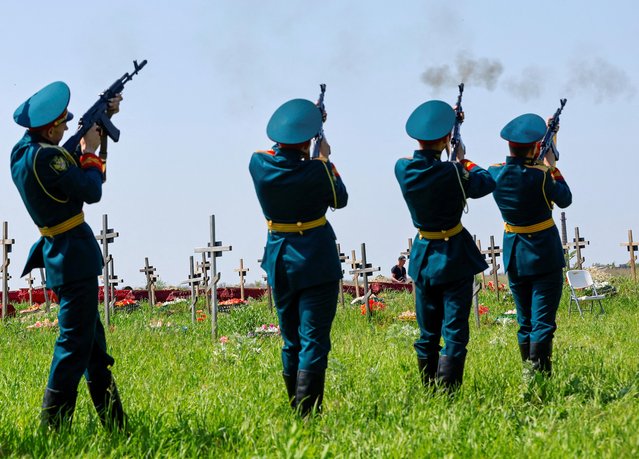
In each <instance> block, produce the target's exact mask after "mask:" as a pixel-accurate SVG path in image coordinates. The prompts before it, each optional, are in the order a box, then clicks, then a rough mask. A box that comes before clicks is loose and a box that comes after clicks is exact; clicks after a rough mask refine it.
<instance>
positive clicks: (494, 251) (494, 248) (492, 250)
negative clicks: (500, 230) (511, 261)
mask: <svg viewBox="0 0 639 459" xmlns="http://www.w3.org/2000/svg"><path fill="white" fill-rule="evenodd" d="M502 252H503V250H502V249H500V248H499V246H498V245H495V236H490V247H488V248H487V249H486V250H482V252H481V253H482V254H484V257H486V256H488V257H489V258H490V264H491V266H492V268H491V270H490V273H488V274H492V276H493V280H494V282H495V293H496V294H497V301H499V276H498V275H497V272H498V271H499V268H501V266H500V265H499V263H497V257H499V256H500V255H501V253H502Z"/></svg>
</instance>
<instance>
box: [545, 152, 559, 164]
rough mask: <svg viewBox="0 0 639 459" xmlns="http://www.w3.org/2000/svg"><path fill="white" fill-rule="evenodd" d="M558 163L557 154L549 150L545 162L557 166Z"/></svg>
mask: <svg viewBox="0 0 639 459" xmlns="http://www.w3.org/2000/svg"><path fill="white" fill-rule="evenodd" d="M556 163H557V158H555V155H554V154H553V153H552V151H550V152H548V154H547V155H545V156H544V164H545V165H546V166H548V167H555V164H556Z"/></svg>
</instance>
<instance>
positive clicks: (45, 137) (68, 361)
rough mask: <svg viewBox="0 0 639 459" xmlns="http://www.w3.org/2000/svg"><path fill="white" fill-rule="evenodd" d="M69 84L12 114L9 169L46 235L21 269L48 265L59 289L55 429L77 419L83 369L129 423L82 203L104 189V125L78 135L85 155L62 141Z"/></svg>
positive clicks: (46, 419) (51, 283) (112, 421)
mask: <svg viewBox="0 0 639 459" xmlns="http://www.w3.org/2000/svg"><path fill="white" fill-rule="evenodd" d="M70 95H71V93H70V90H69V87H68V86H67V85H66V84H65V83H63V82H61V81H58V82H55V83H51V84H50V85H48V86H46V87H44V88H43V89H41V90H40V91H38V92H37V93H36V94H34V95H33V96H31V97H30V98H29V99H28V100H27V101H26V102H24V103H23V104H22V105H20V107H18V108H17V109H16V111H15V113H14V114H13V117H14V120H15V121H16V123H18V124H19V125H20V126H24V127H26V128H27V131H26V132H25V133H24V136H23V137H22V139H20V141H19V142H18V143H17V144H16V145H15V146H14V147H13V151H12V152H11V175H12V177H13V181H14V183H15V185H16V187H17V188H18V191H19V193H20V196H21V197H22V200H23V201H24V204H25V206H26V208H27V211H28V212H29V215H30V216H31V218H32V219H33V222H34V223H35V224H36V225H37V226H38V228H39V230H40V234H41V235H42V237H41V238H40V239H39V240H38V242H36V243H35V244H34V245H33V247H32V248H31V252H30V253H29V258H28V260H27V263H26V266H25V268H24V271H23V273H22V276H24V275H25V274H27V273H28V272H29V271H31V270H32V269H33V268H38V267H44V268H46V272H47V287H49V288H52V289H53V291H54V292H55V294H56V295H57V297H58V300H59V303H60V310H59V312H58V325H59V327H60V334H59V335H58V339H57V340H56V342H55V346H54V349H53V360H52V362H51V368H50V371H49V380H48V382H47V387H46V390H45V392H44V399H43V402H42V413H41V422H42V425H43V426H45V427H50V428H53V429H55V430H58V429H60V428H61V427H62V426H64V425H67V426H70V425H71V419H72V417H73V411H74V410H75V405H76V398H77V394H78V393H77V388H78V384H79V382H80V379H81V378H82V375H84V376H85V378H86V380H87V384H88V387H89V393H90V394H91V399H92V400H93V403H94V405H95V408H96V410H97V412H98V415H99V417H100V420H101V421H102V423H103V424H104V425H105V426H106V427H109V428H113V427H116V428H121V427H123V425H124V411H123V409H122V403H121V402H120V397H119V395H118V390H117V388H116V386H115V382H114V381H113V377H112V375H111V366H112V365H113V363H114V360H113V358H112V357H111V356H110V355H109V354H108V353H107V347H106V339H105V335H104V328H103V326H102V322H101V321H100V315H99V313H98V280H97V276H98V275H99V274H100V273H101V271H102V254H101V252H100V248H99V246H98V244H97V242H96V240H95V237H94V235H93V231H92V230H91V228H90V227H89V225H88V224H86V223H85V221H84V213H83V212H82V207H83V205H84V203H87V204H92V203H94V202H98V201H99V200H100V198H101V196H102V180H103V167H104V164H103V162H102V160H101V159H100V158H98V156H96V154H95V152H96V150H97V149H98V147H99V146H100V132H99V131H98V129H97V128H96V127H95V126H94V127H93V128H92V129H91V130H89V131H88V132H87V134H86V135H85V136H84V138H83V139H82V141H81V143H80V147H81V150H82V154H81V156H79V157H77V156H76V155H75V152H68V151H66V150H65V149H64V148H62V147H59V146H58V145H59V143H60V141H61V140H62V137H63V135H64V132H65V131H66V130H67V129H68V127H67V122H68V121H69V120H71V119H72V118H73V115H72V114H71V113H70V112H68V111H67V105H68V104H69V99H70ZM121 100H122V97H121V96H120V95H118V96H117V97H116V98H113V99H111V100H110V101H109V109H108V112H107V114H108V115H113V114H115V113H117V112H118V111H119V106H120V101H121Z"/></svg>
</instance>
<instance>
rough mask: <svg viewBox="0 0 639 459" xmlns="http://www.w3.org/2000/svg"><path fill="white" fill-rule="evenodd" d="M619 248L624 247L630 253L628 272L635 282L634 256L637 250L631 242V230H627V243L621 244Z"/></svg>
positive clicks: (635, 260)
mask: <svg viewBox="0 0 639 459" xmlns="http://www.w3.org/2000/svg"><path fill="white" fill-rule="evenodd" d="M621 246H625V247H626V249H627V250H628V252H630V272H631V273H632V280H633V281H635V282H637V266H636V264H637V257H636V256H635V250H637V249H638V246H637V242H636V241H633V240H632V230H631V229H629V230H628V242H622V243H621Z"/></svg>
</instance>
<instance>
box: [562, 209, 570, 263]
mask: <svg viewBox="0 0 639 459" xmlns="http://www.w3.org/2000/svg"><path fill="white" fill-rule="evenodd" d="M561 246H562V247H563V249H564V260H565V263H566V269H567V270H569V269H570V250H569V246H568V231H567V230H566V212H562V213H561Z"/></svg>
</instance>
